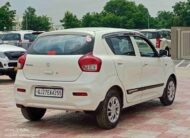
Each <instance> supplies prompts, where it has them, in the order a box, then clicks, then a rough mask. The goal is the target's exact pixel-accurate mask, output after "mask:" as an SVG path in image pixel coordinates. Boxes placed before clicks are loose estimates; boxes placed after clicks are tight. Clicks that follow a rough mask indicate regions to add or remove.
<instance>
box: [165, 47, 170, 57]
mask: <svg viewBox="0 0 190 138" xmlns="http://www.w3.org/2000/svg"><path fill="white" fill-rule="evenodd" d="M165 50H166V51H167V52H168V56H169V57H170V56H171V53H170V49H169V48H168V47H166V49H165Z"/></svg>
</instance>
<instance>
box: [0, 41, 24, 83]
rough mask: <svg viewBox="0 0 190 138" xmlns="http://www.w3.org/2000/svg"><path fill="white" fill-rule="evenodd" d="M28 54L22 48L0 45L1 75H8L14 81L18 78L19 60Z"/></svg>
mask: <svg viewBox="0 0 190 138" xmlns="http://www.w3.org/2000/svg"><path fill="white" fill-rule="evenodd" d="M25 53H26V50H25V49H23V48H20V47H16V46H12V45H7V44H0V75H7V76H9V77H10V78H11V79H12V80H14V79H15V77H16V68H17V60H18V58H19V57H20V56H22V55H23V54H25Z"/></svg>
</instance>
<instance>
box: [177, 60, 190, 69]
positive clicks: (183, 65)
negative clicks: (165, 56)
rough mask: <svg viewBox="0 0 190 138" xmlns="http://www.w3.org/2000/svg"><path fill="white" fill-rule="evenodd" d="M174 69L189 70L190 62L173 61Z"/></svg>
mask: <svg viewBox="0 0 190 138" xmlns="http://www.w3.org/2000/svg"><path fill="white" fill-rule="evenodd" d="M174 64H175V65H176V67H182V68H190V60H174Z"/></svg>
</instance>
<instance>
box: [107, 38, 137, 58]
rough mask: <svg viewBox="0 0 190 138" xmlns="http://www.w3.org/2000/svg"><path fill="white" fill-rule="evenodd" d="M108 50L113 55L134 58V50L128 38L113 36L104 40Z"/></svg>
mask: <svg viewBox="0 0 190 138" xmlns="http://www.w3.org/2000/svg"><path fill="white" fill-rule="evenodd" d="M106 42H107V43H108V45H109V47H110V49H111V50H112V52H113V53H114V54H115V55H128V56H135V50H134V48H133V44H132V42H131V39H130V38H129V37H128V36H113V37H109V38H106Z"/></svg>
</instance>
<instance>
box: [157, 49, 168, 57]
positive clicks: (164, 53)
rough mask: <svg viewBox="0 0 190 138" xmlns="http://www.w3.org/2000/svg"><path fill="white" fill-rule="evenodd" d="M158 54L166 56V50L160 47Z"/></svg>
mask: <svg viewBox="0 0 190 138" xmlns="http://www.w3.org/2000/svg"><path fill="white" fill-rule="evenodd" d="M159 55H160V57H166V56H168V51H166V50H162V49H161V50H160V51H159Z"/></svg>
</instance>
